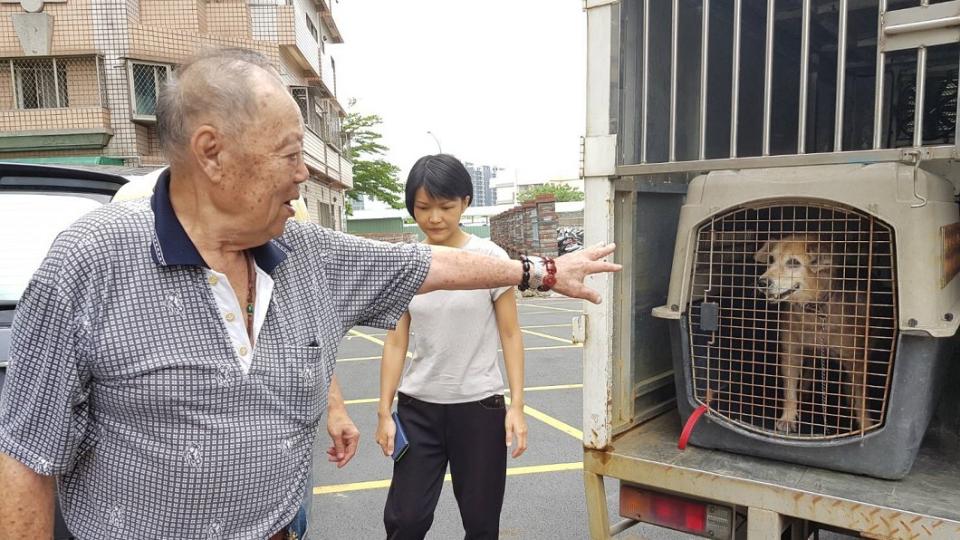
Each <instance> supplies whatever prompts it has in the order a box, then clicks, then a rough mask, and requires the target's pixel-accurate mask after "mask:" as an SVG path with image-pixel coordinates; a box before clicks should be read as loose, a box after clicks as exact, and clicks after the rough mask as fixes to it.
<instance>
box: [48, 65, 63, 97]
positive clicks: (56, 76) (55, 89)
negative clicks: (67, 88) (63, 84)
mask: <svg viewBox="0 0 960 540" xmlns="http://www.w3.org/2000/svg"><path fill="white" fill-rule="evenodd" d="M50 60H52V61H53V92H54V93H55V94H56V95H55V96H54V97H55V98H56V104H57V107H62V105H60V75H59V74H58V73H57V72H58V71H60V70H58V69H57V59H56V57H54V58H51V59H50Z"/></svg>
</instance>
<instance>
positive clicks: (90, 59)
mask: <svg viewBox="0 0 960 540" xmlns="http://www.w3.org/2000/svg"><path fill="white" fill-rule="evenodd" d="M333 1H334V0H0V160H6V161H11V160H16V161H30V162H36V163H61V164H70V163H74V164H84V165H124V166H136V167H145V166H160V165H163V164H164V159H163V156H162V155H161V153H160V150H159V145H158V141H157V135H156V116H155V109H156V101H157V92H158V91H159V88H160V86H161V84H162V83H163V81H164V80H165V79H166V78H167V77H168V76H169V75H170V72H171V70H172V69H173V68H174V67H175V66H176V65H177V64H178V63H180V62H182V61H183V60H184V59H185V58H187V57H189V56H190V55H192V54H193V53H195V52H197V51H199V50H202V49H204V48H209V47H221V46H231V47H246V48H250V49H254V50H257V51H259V52H261V53H263V54H264V55H266V56H267V57H268V58H270V59H271V60H272V61H273V63H274V65H275V66H276V67H277V70H278V71H279V72H280V74H281V75H282V77H283V80H284V82H285V83H286V84H287V85H288V87H289V88H290V93H291V95H292V96H293V97H294V99H295V100H296V101H297V104H298V105H299V106H300V110H301V113H302V114H303V117H304V124H305V126H306V138H305V141H304V157H305V160H306V163H307V167H308V168H309V169H310V173H311V177H310V180H309V181H308V182H306V183H305V184H304V185H303V187H302V188H301V190H302V193H303V195H304V197H305V199H306V202H307V208H308V209H309V211H310V213H311V215H312V217H313V218H314V219H315V220H316V221H317V222H318V223H321V224H323V225H325V226H328V227H331V228H336V229H343V225H344V196H345V192H346V191H347V190H349V189H350V188H351V187H352V184H353V180H352V165H351V163H350V162H349V161H348V160H347V159H346V158H345V153H346V152H345V150H344V143H345V141H344V140H343V136H342V134H341V132H340V126H341V121H342V119H343V117H344V116H345V111H344V109H343V107H342V106H341V104H340V102H339V101H338V100H337V83H336V64H335V62H334V57H333V54H332V52H333V49H334V47H332V46H333V45H335V44H337V43H342V42H343V38H342V37H341V35H340V31H339V30H338V28H337V25H336V22H335V21H334V17H333V12H332V11H331V9H332V7H333Z"/></svg>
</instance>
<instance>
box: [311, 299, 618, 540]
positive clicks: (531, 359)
mask: <svg viewBox="0 0 960 540" xmlns="http://www.w3.org/2000/svg"><path fill="white" fill-rule="evenodd" d="M519 310H520V323H521V327H522V329H523V333H524V336H523V337H524V346H525V349H526V380H525V387H526V405H527V408H526V412H527V424H528V426H529V449H528V450H527V452H526V453H525V454H524V455H523V456H521V457H520V458H518V459H509V458H508V464H507V467H508V469H507V474H508V478H507V490H506V497H505V500H504V503H503V513H502V516H501V520H500V527H501V538H529V539H534V538H586V537H587V514H586V504H585V502H584V497H583V479H582V475H581V470H582V465H581V463H582V459H583V451H582V445H581V442H580V441H581V432H580V426H581V425H582V420H581V414H582V413H581V410H582V402H581V389H582V384H581V381H582V357H583V355H582V352H583V349H582V347H581V346H580V345H574V344H573V343H572V342H571V340H570V333H571V319H572V318H573V317H575V316H577V315H579V314H581V313H582V311H581V310H582V303H581V302H580V301H578V300H569V299H565V298H536V299H534V298H527V299H524V300H523V301H522V302H521V303H520V307H519ZM384 336H385V332H384V331H382V330H376V329H371V328H356V329H354V330H353V331H351V332H350V335H349V336H348V337H347V338H345V339H344V341H343V343H342V344H341V346H340V351H339V355H338V363H337V376H338V377H339V379H340V383H341V385H342V386H343V389H344V394H345V397H346V399H347V406H348V410H349V411H350V415H351V416H352V417H353V420H354V422H356V424H357V426H358V427H359V428H360V432H361V442H360V450H359V452H358V453H357V456H356V457H355V458H354V460H353V461H352V462H351V463H350V464H349V465H348V466H347V467H345V468H343V469H341V470H337V469H336V468H335V467H333V466H332V465H330V464H328V463H327V462H326V458H325V456H324V455H322V454H323V451H324V449H325V445H326V443H327V441H326V440H324V439H323V438H321V439H320V441H321V443H322V444H319V445H318V446H317V451H316V465H315V470H314V484H315V487H314V490H313V493H314V495H313V501H312V515H311V530H312V531H314V532H315V533H316V532H319V533H320V534H319V535H315V536H314V537H315V538H316V537H320V538H378V537H382V536H383V521H382V518H383V514H382V512H383V504H384V501H385V500H386V496H387V488H388V487H389V485H390V476H391V470H392V469H391V465H392V461H390V460H389V459H388V458H386V457H384V456H383V454H382V453H381V452H380V448H379V447H378V446H377V444H376V442H375V441H374V433H375V431H376V423H377V414H376V411H377V397H378V396H379V359H380V354H381V351H382V350H383V347H382V340H383V338H384ZM448 480H449V479H448ZM608 491H609V492H610V493H611V494H613V495H615V492H614V491H613V490H608ZM609 502H610V506H611V510H613V511H615V510H616V505H615V504H614V502H615V501H613V500H611V501H609ZM458 537H459V538H462V537H463V529H462V527H461V525H460V516H459V514H458V512H457V505H456V501H455V499H454V497H453V490H452V488H451V486H450V483H449V481H448V482H447V483H446V484H445V485H444V490H443V494H442V495H441V497H440V503H439V505H438V507H437V512H436V517H435V519H434V525H433V528H432V529H431V532H430V535H429V536H428V538H436V539H449V538H458Z"/></svg>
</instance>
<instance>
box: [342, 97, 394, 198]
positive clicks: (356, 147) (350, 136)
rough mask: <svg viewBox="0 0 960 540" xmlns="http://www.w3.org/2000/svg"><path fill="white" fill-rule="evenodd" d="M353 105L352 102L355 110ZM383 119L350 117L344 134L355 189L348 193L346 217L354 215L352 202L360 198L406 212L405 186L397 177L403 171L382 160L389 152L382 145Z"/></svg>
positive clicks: (374, 116)
mask: <svg viewBox="0 0 960 540" xmlns="http://www.w3.org/2000/svg"><path fill="white" fill-rule="evenodd" d="M354 103H355V102H354V101H353V100H351V101H350V106H351V107H353V105H354ZM382 123H383V119H381V118H380V116H378V115H376V114H360V113H358V112H356V111H351V112H349V113H347V117H346V119H344V122H343V127H342V131H343V134H344V135H345V136H346V138H347V141H348V143H347V157H348V158H349V159H350V161H351V162H353V189H352V190H351V191H350V192H348V197H347V214H348V215H350V214H352V213H353V208H352V205H351V204H350V199H353V200H359V199H360V196H361V195H366V196H368V197H369V198H371V199H376V200H379V201H383V202H385V203H387V204H389V205H390V207H391V208H403V207H404V201H403V198H402V196H401V193H403V186H402V185H401V184H400V179H399V178H398V177H397V175H398V174H399V172H400V167H397V166H396V165H394V164H392V163H390V162H389V161H387V160H385V159H384V158H383V156H384V154H385V153H386V151H387V150H388V148H387V147H386V146H385V145H384V144H383V143H382V142H380V140H381V139H382V137H383V136H382V135H380V132H379V127H380V124H382Z"/></svg>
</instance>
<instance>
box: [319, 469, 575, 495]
mask: <svg viewBox="0 0 960 540" xmlns="http://www.w3.org/2000/svg"><path fill="white" fill-rule="evenodd" d="M581 469H583V462H582V461H574V462H572V463H554V464H551V465H529V466H526V467H508V468H507V476H519V475H523V474H538V473H547V472H558V471H579V470H581ZM443 481H444V482H449V481H450V475H449V474H447V475H444V477H443ZM388 487H390V480H373V481H370V482H354V483H352V484H333V485H329V486H316V487H314V488H313V494H314V495H328V494H331V493H344V492H347V491H362V490H366V489H385V488H388Z"/></svg>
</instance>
